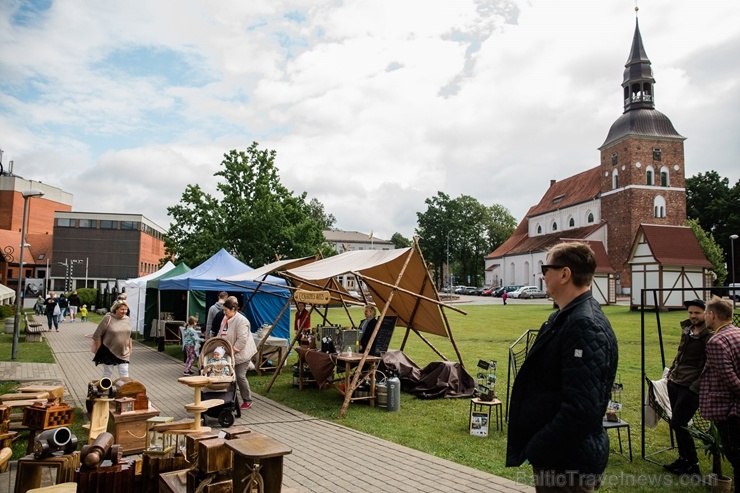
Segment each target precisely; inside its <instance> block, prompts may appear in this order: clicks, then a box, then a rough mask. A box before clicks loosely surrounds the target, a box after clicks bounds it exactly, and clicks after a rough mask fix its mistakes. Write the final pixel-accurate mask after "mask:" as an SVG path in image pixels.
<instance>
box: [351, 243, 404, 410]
mask: <svg viewBox="0 0 740 493" xmlns="http://www.w3.org/2000/svg"><path fill="white" fill-rule="evenodd" d="M413 253H414V251H413V250H409V254H408V256H407V257H406V261H405V262H404V263H403V267H401V271H400V272H399V273H398V276H397V277H396V286H395V287H394V288H393V290H392V291H391V294H390V296H388V302H387V303H386V304H385V306H384V307H383V312H382V313H381V314H380V318H379V319H378V321H377V323H376V324H375V328H374V329H373V333H372V334H371V335H370V340H369V341H368V342H367V345H366V347H365V352H363V353H362V358H361V359H360V362H359V363H358V365H357V368H356V369H355V374H354V376H353V377H352V382H351V383H350V385H349V389H344V403H343V404H342V410H341V411H339V419H344V415H345V414H347V408H348V407H349V403H350V400H351V399H352V394H353V393H354V391H355V389H356V388H357V387H358V386H359V382H360V376H361V374H362V367H363V366H364V365H365V361H366V360H367V356H368V354H370V350H371V349H372V347H373V343H374V342H375V337H376V336H377V335H378V332H380V326H381V325H382V322H383V319H384V318H385V314H386V313H387V312H388V308H389V307H390V306H391V301H393V296H394V295H395V294H396V291H397V290H398V283H399V282H401V279H402V278H403V274H404V273H405V272H406V268H407V267H408V266H409V263H410V262H411V259H412V258H413Z"/></svg>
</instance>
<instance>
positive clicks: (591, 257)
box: [547, 241, 596, 288]
mask: <svg viewBox="0 0 740 493" xmlns="http://www.w3.org/2000/svg"><path fill="white" fill-rule="evenodd" d="M547 254H548V258H549V262H550V264H552V265H561V266H563V267H568V268H569V269H570V272H571V279H573V284H574V285H576V286H578V287H579V288H580V287H584V286H590V285H591V281H592V280H593V278H594V272H596V255H595V254H594V251H593V250H592V249H591V247H590V246H589V245H588V243H583V242H580V241H564V242H562V243H558V244H557V245H555V246H553V247H552V248H550V250H549V251H548V252H547Z"/></svg>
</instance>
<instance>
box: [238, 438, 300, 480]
mask: <svg viewBox="0 0 740 493" xmlns="http://www.w3.org/2000/svg"><path fill="white" fill-rule="evenodd" d="M226 446H227V447H228V448H229V449H231V450H232V451H233V452H234V469H233V482H232V483H233V484H235V485H243V484H244V483H243V481H244V478H246V477H247V476H249V475H250V474H251V473H252V469H253V468H254V467H259V473H260V474H261V475H262V479H263V481H264V484H265V489H264V493H280V491H281V490H282V487H283V456H284V455H288V454H290V453H291V452H293V450H292V449H291V448H290V447H288V446H287V445H285V444H284V443H281V442H278V441H277V440H275V439H273V438H270V437H268V436H267V435H263V434H262V433H258V432H255V431H253V432H252V433H249V434H247V435H244V438H237V439H234V440H227V441H226Z"/></svg>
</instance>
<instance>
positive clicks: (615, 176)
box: [612, 170, 619, 190]
mask: <svg viewBox="0 0 740 493" xmlns="http://www.w3.org/2000/svg"><path fill="white" fill-rule="evenodd" d="M617 188H619V172H617V170H614V171H612V190H616V189H617Z"/></svg>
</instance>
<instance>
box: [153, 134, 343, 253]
mask: <svg viewBox="0 0 740 493" xmlns="http://www.w3.org/2000/svg"><path fill="white" fill-rule="evenodd" d="M275 156H276V152H275V151H274V150H262V149H258V144H257V143H256V142H254V143H252V145H251V146H249V147H248V148H247V150H246V151H236V150H231V151H229V152H228V153H226V154H224V159H223V161H222V162H221V166H222V169H220V170H219V171H217V172H216V173H214V176H218V177H220V178H221V180H220V181H219V183H218V185H217V189H218V191H219V192H220V194H221V198H220V199H219V198H216V197H213V196H211V195H210V194H207V193H205V192H204V191H203V190H202V189H201V188H200V186H199V185H188V186H187V187H186V188H185V191H184V192H183V194H182V198H181V200H180V203H179V204H177V205H174V206H172V207H168V208H167V212H168V214H169V215H170V216H171V217H172V218H173V223H172V225H171V226H170V229H169V231H168V234H167V236H166V238H165V251H166V253H167V254H168V255H172V256H174V257H176V258H177V259H178V260H180V261H183V262H185V263H187V264H188V265H191V266H196V265H198V264H200V263H202V262H203V261H204V260H207V259H208V258H209V257H210V256H212V255H213V254H214V253H216V252H217V251H218V250H220V249H221V248H225V249H226V250H227V251H228V252H229V253H231V254H232V255H234V256H235V257H237V258H239V259H240V260H242V261H244V262H246V263H247V264H249V265H251V266H254V267H259V266H262V265H264V264H266V263H269V262H272V261H274V260H275V257H276V255H282V256H285V257H288V258H291V257H303V256H307V255H313V254H315V253H316V252H317V251H318V250H319V249H320V248H321V247H322V244H323V243H324V235H323V230H324V229H325V227H326V226H329V227H330V226H331V225H332V224H333V221H334V217H333V216H332V215H326V214H325V213H324V207H323V205H322V204H321V203H320V202H318V201H317V200H315V199H314V200H311V201H310V202H308V201H307V200H306V193H305V192H304V193H302V194H300V195H294V194H293V193H292V192H290V191H289V190H288V189H286V188H285V187H284V186H283V185H282V184H281V183H280V178H279V176H278V169H277V167H276V166H275ZM326 229H328V228H326Z"/></svg>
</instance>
